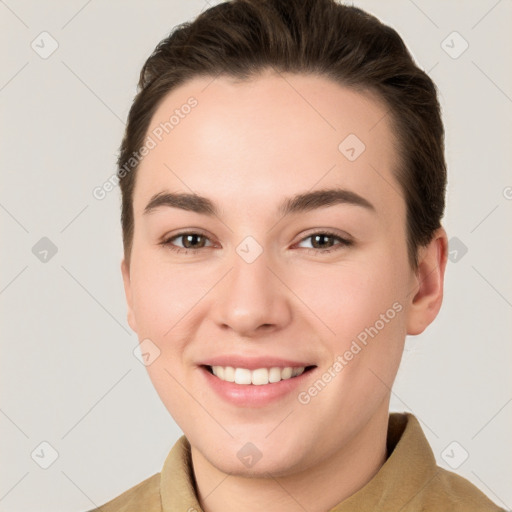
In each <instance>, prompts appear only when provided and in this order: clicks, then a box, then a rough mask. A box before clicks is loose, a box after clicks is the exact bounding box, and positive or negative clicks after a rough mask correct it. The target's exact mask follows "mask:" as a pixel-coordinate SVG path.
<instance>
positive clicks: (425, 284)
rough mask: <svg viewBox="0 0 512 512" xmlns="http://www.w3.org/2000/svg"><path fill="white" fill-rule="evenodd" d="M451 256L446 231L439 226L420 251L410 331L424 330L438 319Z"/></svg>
mask: <svg viewBox="0 0 512 512" xmlns="http://www.w3.org/2000/svg"><path fill="white" fill-rule="evenodd" d="M447 257H448V238H447V236H446V231H445V230H444V229H443V228H439V229H438V230H437V231H436V232H435V233H434V236H433V238H432V240H431V242H430V243H429V244H428V245H426V246H425V247H421V248H420V251H419V258H418V259H419V263H418V270H417V272H416V286H415V289H414V291H413V292H412V293H411V295H410V297H411V296H412V299H411V302H410V304H409V312H408V319H407V334H410V335H416V334H420V333H422V332H423V331H424V330H425V329H426V328H427V326H428V325H430V324H431V323H432V322H433V321H434V319H435V318H436V316H437V314H438V313H439V310H440V308H441V304H442V302H443V289H444V272H445V268H446V262H447Z"/></svg>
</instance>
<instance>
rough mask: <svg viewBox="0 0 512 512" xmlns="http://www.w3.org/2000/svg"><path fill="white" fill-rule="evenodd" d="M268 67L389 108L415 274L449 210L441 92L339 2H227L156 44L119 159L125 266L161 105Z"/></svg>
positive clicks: (366, 17)
mask: <svg viewBox="0 0 512 512" xmlns="http://www.w3.org/2000/svg"><path fill="white" fill-rule="evenodd" d="M267 69H274V70H275V71H278V72H292V73H307V74H311V73H314V74H317V75H320V76H325V77H326V78H329V79H332V80H334V81H336V82H337V83H339V84H340V85H342V86H345V87H349V88H352V89H354V90H356V91H357V90H359V91H365V90H366V91H371V92H373V93H376V95H377V96H378V97H379V98H380V99H381V100H383V102H384V104H385V105H386V106H387V108H388V109H389V110H388V112H389V114H390V119H391V122H392V126H393V130H394V132H395V135H396V138H397V141H398V146H399V147H398V154H399V155H398V156H399V162H400V163H399V166H398V168H397V169H395V173H396V177H397V180H398V182H399V183H400V186H401V187H402V190H403V193H404V196H405V202H406V208H407V246H408V255H409V261H410V263H411V266H412V267H413V268H414V269H416V268H417V266H418V260H417V249H418V247H419V246H422V245H426V244H428V243H429V242H430V241H431V239H432V237H433V234H434V231H435V230H436V229H437V228H439V227H440V226H441V218H442V216H443V212H444V203H445V189H446V162H445V158H444V128H443V123H442V120H441V112H440V106H439V102H438V99H437V91H436V87H435V85H434V83H433V82H432V80H431V79H430V78H429V76H428V75H427V74H426V73H425V72H424V71H422V70H421V69H419V68H418V67H417V66H416V64H415V63H414V61H413V58H412V57H411V55H410V53H409V52H408V50H407V48H406V46H405V44H404V42H403V41H402V39H401V38H400V36H399V35H398V34H397V32H396V31H395V30H393V29H392V28H390V27H388V26H386V25H384V24H383V23H381V22H380V21H379V20H378V19H377V18H375V17H374V16H372V15H370V14H368V13H366V12H365V11H363V10H361V9H359V8H356V7H353V6H348V5H343V4H339V3H337V2H336V1H335V0H233V1H229V2H225V3H221V4H219V5H216V6H214V7H211V8H209V9H208V10H206V11H204V12H202V13H201V14H200V15H199V16H198V17H197V18H196V19H195V20H194V21H192V22H186V23H182V24H181V25H178V26H177V27H175V28H174V29H173V30H172V31H171V33H170V35H169V36H168V37H166V38H165V39H163V40H162V41H161V42H160V43H159V44H158V45H157V47H156V48H155V50H154V51H153V53H152V54H151V55H150V57H149V58H148V59H147V61H146V62H145V64H144V66H143V68H142V70H141V73H140V79H139V84H138V92H137V95H136V96H135V98H134V101H133V104H132V106H131V108H130V112H129V115H128V123H127V126H126V131H125V134H124V137H123V141H122V143H121V147H120V153H119V158H118V171H117V172H118V177H119V180H120V187H121V192H122V213H121V224H122V230H123V246H124V254H125V258H126V260H127V263H128V264H129V262H130V254H131V248H132V243H133V231H134V213H133V191H134V187H135V181H136V175H137V173H136V171H137V168H138V162H137V161H136V160H135V159H133V158H132V154H133V153H134V152H136V151H138V150H139V148H141V147H142V145H143V143H144V138H145V136H146V133H147V130H148V128H149V123H150V121H151V118H152V116H153V114H154V113H155V111H156V110H157V108H158V106H159V104H160V103H161V102H162V100H163V99H164V97H165V96H166V95H167V94H168V93H169V92H170V91H171V90H173V89H174V88H176V87H177V86H179V85H181V84H183V83H184V82H186V81H187V80H189V79H192V78H195V77H200V76H205V77H207V76H211V77H217V76H219V75H223V76H229V77H233V78H237V79H240V80H250V79H251V78H254V77H256V76H257V75H258V74H259V73H261V72H263V71H264V70H267ZM127 170H128V172H127Z"/></svg>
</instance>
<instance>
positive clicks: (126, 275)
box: [121, 258, 137, 332]
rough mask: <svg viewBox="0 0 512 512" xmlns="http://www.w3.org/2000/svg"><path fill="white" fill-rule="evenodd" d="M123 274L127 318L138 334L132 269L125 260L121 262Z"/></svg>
mask: <svg viewBox="0 0 512 512" xmlns="http://www.w3.org/2000/svg"><path fill="white" fill-rule="evenodd" d="M121 274H122V276H123V284H124V294H125V297H126V305H127V307H128V313H127V315H126V318H127V320H128V325H129V326H130V327H131V328H132V330H133V331H134V332H137V323H136V322H135V315H134V312H133V301H132V285H131V278H130V267H129V266H128V264H127V263H126V260H125V259H124V258H123V259H122V261H121Z"/></svg>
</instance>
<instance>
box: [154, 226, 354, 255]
mask: <svg viewBox="0 0 512 512" xmlns="http://www.w3.org/2000/svg"><path fill="white" fill-rule="evenodd" d="M186 235H199V236H201V237H204V238H206V239H207V240H209V238H208V237H207V236H206V235H204V234H203V233H200V232H196V231H184V232H182V233H178V234H177V235H173V236H172V237H170V238H167V239H166V240H164V241H162V242H160V244H159V245H162V246H163V247H166V248H167V249H170V250H171V251H173V252H176V253H180V254H189V253H192V254H196V253H197V252H199V251H201V250H202V249H206V247H200V248H198V249H187V248H182V247H176V246H175V245H173V244H172V243H171V241H172V240H175V239H177V238H180V237H184V236H186ZM316 235H323V236H327V237H332V238H336V239H337V240H338V241H339V242H340V243H339V244H336V245H334V247H333V248H328V249H315V248H314V247H313V248H309V247H302V249H304V250H306V251H307V252H312V253H313V254H315V255H318V254H328V253H331V252H334V251H339V250H340V249H342V248H344V247H350V246H351V245H353V243H354V242H353V241H352V240H349V239H346V238H342V237H340V236H339V235H337V234H336V233H332V232H330V231H328V230H327V231H316V232H314V233H311V234H309V235H307V236H306V237H304V238H302V239H301V240H300V241H299V243H301V242H303V241H304V240H307V239H308V238H312V237H314V236H316Z"/></svg>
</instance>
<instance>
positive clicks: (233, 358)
mask: <svg viewBox="0 0 512 512" xmlns="http://www.w3.org/2000/svg"><path fill="white" fill-rule="evenodd" d="M200 365H203V366H224V367H226V366H231V367H233V368H247V369H248V370H256V369H258V368H272V367H279V368H286V367H292V368H300V367H304V368H305V367H307V366H315V365H313V364H312V363H310V362H306V361H293V360H291V359H283V358H281V357H269V356H260V357H244V356H237V355H226V356H217V357H212V358H210V359H207V360H205V361H202V362H201V363H200Z"/></svg>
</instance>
